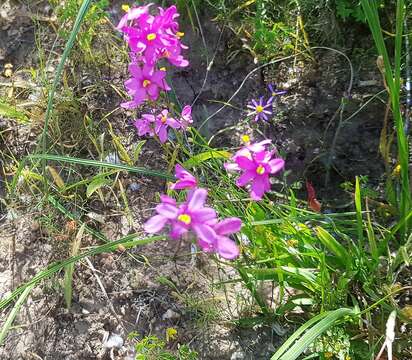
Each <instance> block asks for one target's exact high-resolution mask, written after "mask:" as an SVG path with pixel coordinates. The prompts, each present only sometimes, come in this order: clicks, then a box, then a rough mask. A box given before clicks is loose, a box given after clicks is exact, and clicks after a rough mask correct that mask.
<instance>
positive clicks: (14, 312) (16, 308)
mask: <svg viewBox="0 0 412 360" xmlns="http://www.w3.org/2000/svg"><path fill="white" fill-rule="evenodd" d="M34 287H35V284H31V285H29V286H26V288H25V289H24V291H23V292H22V293H21V295H20V297H19V299H18V300H17V301H16V303H15V304H14V306H13V309H12V310H11V311H10V314H9V316H8V317H7V320H6V322H5V323H4V325H3V327H2V328H1V333H0V345H2V344H3V341H4V339H5V337H6V335H7V333H8V332H9V330H10V326H11V325H12V324H13V321H14V319H15V318H16V316H17V314H18V313H19V311H20V308H21V307H22V305H23V303H24V302H25V301H26V298H27V296H29V294H30V292H31V291H32V290H33V288H34Z"/></svg>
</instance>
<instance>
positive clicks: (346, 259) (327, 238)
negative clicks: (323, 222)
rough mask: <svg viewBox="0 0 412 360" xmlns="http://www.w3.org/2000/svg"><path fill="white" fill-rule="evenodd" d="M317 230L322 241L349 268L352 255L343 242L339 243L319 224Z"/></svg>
mask: <svg viewBox="0 0 412 360" xmlns="http://www.w3.org/2000/svg"><path fill="white" fill-rule="evenodd" d="M315 230H316V234H317V235H318V238H319V240H320V241H321V243H322V244H323V245H325V246H326V248H327V249H328V250H329V251H331V252H332V253H333V254H334V255H336V257H337V258H338V260H339V262H340V263H341V264H342V265H344V266H346V267H347V268H349V267H350V263H351V261H350V259H351V257H350V256H349V254H348V252H347V251H346V249H345V248H344V247H343V246H342V245H341V244H339V243H338V242H337V241H336V239H335V238H334V237H333V236H332V235H331V234H329V233H328V232H327V231H326V230H325V229H323V228H321V227H320V226H317V227H316V229H315Z"/></svg>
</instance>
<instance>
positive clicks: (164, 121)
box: [155, 109, 181, 143]
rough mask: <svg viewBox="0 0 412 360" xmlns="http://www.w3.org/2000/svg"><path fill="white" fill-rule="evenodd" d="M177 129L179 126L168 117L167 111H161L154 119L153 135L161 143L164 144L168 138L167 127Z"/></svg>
mask: <svg viewBox="0 0 412 360" xmlns="http://www.w3.org/2000/svg"><path fill="white" fill-rule="evenodd" d="M169 126H170V127H171V128H173V129H179V128H180V127H181V124H180V123H179V122H178V121H177V120H175V119H173V118H172V117H171V116H169V110H166V109H165V110H163V111H162V112H161V113H160V114H159V115H157V116H156V119H155V133H156V135H157V136H158V137H159V140H160V142H161V143H165V142H166V140H167V136H168V127H169Z"/></svg>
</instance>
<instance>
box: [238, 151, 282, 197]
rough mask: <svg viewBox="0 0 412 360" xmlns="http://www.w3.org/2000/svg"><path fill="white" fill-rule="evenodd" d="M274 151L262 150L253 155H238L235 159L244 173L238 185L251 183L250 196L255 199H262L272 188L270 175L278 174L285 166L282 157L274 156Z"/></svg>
mask: <svg viewBox="0 0 412 360" xmlns="http://www.w3.org/2000/svg"><path fill="white" fill-rule="evenodd" d="M272 155H273V152H271V151H266V150H264V151H260V152H256V153H252V157H251V158H249V157H246V156H238V157H237V158H236V159H235V161H236V163H237V165H238V166H239V168H240V169H241V170H243V174H242V175H241V176H240V177H239V178H238V179H237V181H236V184H237V185H238V186H246V185H247V184H248V183H251V192H250V196H251V198H252V199H253V200H261V199H262V197H263V194H264V193H265V192H267V191H269V190H270V182H269V175H270V174H276V173H277V172H279V171H280V170H282V169H283V167H284V166H285V161H284V160H283V159H281V158H272Z"/></svg>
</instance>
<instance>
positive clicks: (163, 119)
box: [160, 115, 167, 124]
mask: <svg viewBox="0 0 412 360" xmlns="http://www.w3.org/2000/svg"><path fill="white" fill-rule="evenodd" d="M160 121H161V122H162V123H163V124H164V123H165V122H166V121H167V117H166V116H164V115H163V116H162V118H161V119H160Z"/></svg>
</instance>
